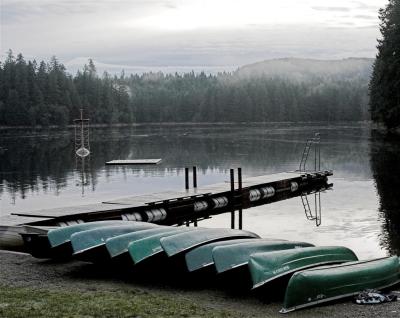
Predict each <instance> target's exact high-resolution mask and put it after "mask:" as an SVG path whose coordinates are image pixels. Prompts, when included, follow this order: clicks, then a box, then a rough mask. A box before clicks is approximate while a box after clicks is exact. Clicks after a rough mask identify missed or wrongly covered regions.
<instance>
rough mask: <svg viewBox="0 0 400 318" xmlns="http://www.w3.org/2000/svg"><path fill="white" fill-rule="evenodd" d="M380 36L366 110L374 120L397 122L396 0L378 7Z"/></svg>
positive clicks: (399, 10)
mask: <svg viewBox="0 0 400 318" xmlns="http://www.w3.org/2000/svg"><path fill="white" fill-rule="evenodd" d="M379 15H380V20H381V24H380V31H381V33H382V39H380V40H378V46H377V48H378V54H377V56H376V61H375V64H374V69H373V74H372V78H371V82H370V87H369V89H370V110H371V117H372V119H373V120H374V121H375V122H378V123H382V124H383V125H384V126H386V127H387V128H389V129H392V128H398V127H399V126H400V0H389V3H388V5H387V6H386V8H384V9H381V10H380V11H379Z"/></svg>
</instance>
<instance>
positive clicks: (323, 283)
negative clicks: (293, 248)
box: [281, 256, 400, 313]
mask: <svg viewBox="0 0 400 318" xmlns="http://www.w3.org/2000/svg"><path fill="white" fill-rule="evenodd" d="M399 273H400V266H399V259H398V257H397V256H392V257H387V258H381V259H375V260H369V261H360V262H350V263H346V264H341V265H334V266H324V267H319V268H314V269H309V270H304V271H301V272H297V273H295V274H294V275H293V276H292V277H291V278H290V280H289V283H288V286H287V289H286V294H285V300H284V303H283V309H282V310H281V313H287V312H290V311H293V310H296V309H301V308H304V307H309V306H313V305H316V304H320V303H324V302H327V301H331V300H336V299H340V298H345V297H350V296H353V295H355V294H357V293H359V292H361V291H363V290H364V289H381V288H386V287H390V286H392V285H394V284H397V283H398V282H400V276H399Z"/></svg>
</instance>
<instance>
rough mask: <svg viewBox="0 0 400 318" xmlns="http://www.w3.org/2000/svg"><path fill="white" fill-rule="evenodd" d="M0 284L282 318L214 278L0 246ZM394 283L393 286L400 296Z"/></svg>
mask: <svg viewBox="0 0 400 318" xmlns="http://www.w3.org/2000/svg"><path fill="white" fill-rule="evenodd" d="M0 285H1V286H4V287H7V286H10V287H29V288H33V289H37V290H50V291H51V290H71V291H78V292H82V293H85V292H91V291H110V292H113V291H118V292H121V291H130V290H132V289H134V290H136V291H142V292H144V293H147V294H152V295H155V296H160V297H173V298H175V299H180V300H181V301H187V302H190V303H195V304H196V305H200V306H202V307H204V308H208V309H224V310H228V311H229V312H232V313H233V316H234V317H264V318H265V317H280V318H282V317H284V315H282V314H279V313H278V311H279V309H280V307H281V304H280V303H279V302H273V303H266V302H265V301H263V300H262V299H260V297H255V296H254V295H251V294H240V295H239V294H237V293H232V292H230V291H229V290H221V289H220V288H217V287H216V286H215V284H214V282H206V283H204V282H203V284H200V285H199V284H191V283H190V282H188V281H186V282H184V283H182V282H181V283H173V282H171V281H166V280H158V279H154V278H152V279H147V278H143V277H135V276H134V275H131V274H129V273H126V272H124V271H116V270H113V268H111V267H107V266H103V267H99V266H96V265H93V264H88V263H83V262H77V261H72V262H68V263H57V262H53V261H46V260H38V259H35V258H33V257H31V256H30V255H27V254H22V253H12V252H6V251H0ZM399 287H400V286H397V288H396V289H397V291H396V292H398V293H399V295H400V291H399ZM0 302H1V301H0ZM399 316H400V301H397V302H393V303H387V304H380V305H356V304H353V303H352V302H351V301H350V300H346V301H342V302H338V303H334V304H329V305H324V306H320V307H315V308H310V309H305V310H301V311H298V312H293V313H290V314H287V317H290V318H291V317H293V318H295V317H341V318H343V317H379V318H386V317H399Z"/></svg>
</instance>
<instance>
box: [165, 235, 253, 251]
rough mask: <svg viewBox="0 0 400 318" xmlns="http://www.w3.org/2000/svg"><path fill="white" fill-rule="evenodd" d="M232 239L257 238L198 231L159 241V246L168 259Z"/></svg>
mask: <svg viewBox="0 0 400 318" xmlns="http://www.w3.org/2000/svg"><path fill="white" fill-rule="evenodd" d="M234 238H259V236H258V235H257V234H255V233H252V232H248V231H242V230H232V229H199V230H197V231H195V232H185V233H182V234H176V235H173V236H169V237H164V238H162V239H160V242H161V246H162V248H163V249H164V251H165V253H167V255H168V256H169V257H171V256H175V255H178V254H181V253H184V252H188V251H189V250H191V249H193V248H195V247H198V246H201V245H204V244H207V243H212V242H216V241H224V240H229V239H234Z"/></svg>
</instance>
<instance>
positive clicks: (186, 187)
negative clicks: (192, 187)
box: [185, 168, 189, 190]
mask: <svg viewBox="0 0 400 318" xmlns="http://www.w3.org/2000/svg"><path fill="white" fill-rule="evenodd" d="M185 189H186V190H188V189H189V168H185Z"/></svg>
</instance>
